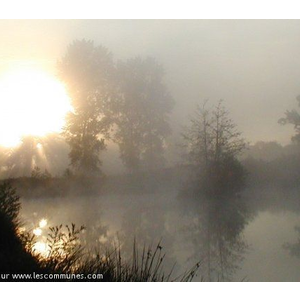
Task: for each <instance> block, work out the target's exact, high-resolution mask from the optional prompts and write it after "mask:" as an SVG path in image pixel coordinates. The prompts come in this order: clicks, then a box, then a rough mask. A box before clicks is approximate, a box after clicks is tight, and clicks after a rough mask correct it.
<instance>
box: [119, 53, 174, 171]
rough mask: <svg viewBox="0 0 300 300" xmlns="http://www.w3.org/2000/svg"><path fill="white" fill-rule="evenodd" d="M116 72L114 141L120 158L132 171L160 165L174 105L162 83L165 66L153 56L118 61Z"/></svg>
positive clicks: (162, 161) (162, 160)
mask: <svg viewBox="0 0 300 300" xmlns="http://www.w3.org/2000/svg"><path fill="white" fill-rule="evenodd" d="M117 71H118V84H119V98H118V101H117V102H116V106H115V107H114V112H115V123H116V125H117V126H116V131H115V135H114V140H115V142H116V143H117V144H118V145H119V149H120V156H121V159H122V161H123V163H124V164H125V166H126V167H127V168H128V169H129V170H130V171H131V172H134V171H136V170H139V169H142V168H143V167H144V168H147V169H152V168H155V167H157V166H161V165H162V164H163V163H164V156H163V153H164V148H165V143H166V138H167V136H168V135H169V134H170V127H169V124H168V117H169V114H170V112H171V110H172V107H173V104H174V103H173V100H172V98H171V96H170V94H169V93H168V91H167V89H166V86H165V85H164V83H163V76H164V71H163V68H162V66H161V65H160V64H158V63H157V62H156V61H155V60H154V59H152V58H147V59H142V58H139V57H137V58H134V59H129V60H127V61H126V62H121V63H119V65H118V67H117Z"/></svg>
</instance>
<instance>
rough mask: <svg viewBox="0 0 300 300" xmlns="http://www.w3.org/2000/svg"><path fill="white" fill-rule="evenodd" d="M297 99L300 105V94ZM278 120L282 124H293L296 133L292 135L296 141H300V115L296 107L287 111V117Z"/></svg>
mask: <svg viewBox="0 0 300 300" xmlns="http://www.w3.org/2000/svg"><path fill="white" fill-rule="evenodd" d="M296 99H297V101H298V106H300V96H298V97H297V98H296ZM278 122H279V124H281V125H286V124H291V125H293V126H294V129H295V132H296V134H295V135H294V136H293V137H292V140H293V141H296V142H299V141H300V115H299V113H298V112H297V111H296V110H295V109H292V110H287V111H286V112H285V117H284V118H281V119H279V121H278Z"/></svg>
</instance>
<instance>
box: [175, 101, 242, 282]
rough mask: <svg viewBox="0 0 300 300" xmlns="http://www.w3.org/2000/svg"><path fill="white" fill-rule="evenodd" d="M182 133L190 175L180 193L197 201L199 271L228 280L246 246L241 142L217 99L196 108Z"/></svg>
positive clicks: (221, 103) (234, 127) (239, 135)
mask: <svg viewBox="0 0 300 300" xmlns="http://www.w3.org/2000/svg"><path fill="white" fill-rule="evenodd" d="M183 137H184V139H185V146H186V148H187V152H188V159H189V162H190V164H191V166H192V175H191V177H190V178H189V182H188V183H187V184H186V185H185V188H184V189H182V191H181V193H180V196H181V198H183V199H184V200H185V201H186V200H187V199H192V200H193V202H194V203H196V204H197V206H196V207H197V208H198V209H196V211H197V214H198V218H197V222H196V223H193V226H196V227H197V231H196V232H197V235H198V236H197V237H196V238H194V240H196V241H197V242H196V244H197V246H199V245H200V249H199V251H200V255H201V259H202V260H203V261H204V262H206V263H205V266H204V267H203V268H202V270H203V271H205V272H206V279H208V280H221V281H224V280H229V279H230V277H231V276H232V275H233V273H234V271H235V270H236V268H237V265H236V263H237V262H238V261H239V260H240V259H241V258H242V256H241V254H242V250H243V249H245V246H246V244H245V243H244V241H243V239H242V237H241V232H242V230H243V229H244V227H245V225H246V222H247V218H248V212H247V208H246V205H245V203H244V202H243V201H242V200H241V198H240V192H241V191H242V189H243V187H244V179H245V171H244V169H243V167H242V165H241V163H240V162H239V160H238V156H239V155H240V154H241V153H242V151H243V150H244V149H245V146H246V144H245V141H244V139H243V138H242V137H241V133H240V132H239V131H238V130H237V129H236V125H235V124H234V123H233V121H232V120H231V119H230V118H229V113H228V111H227V110H226V109H225V107H224V105H223V102H222V101H220V102H219V103H218V105H217V106H216V107H215V108H214V109H212V110H209V109H207V108H206V104H204V105H203V107H202V108H200V107H198V110H197V112H196V114H195V116H194V117H193V118H192V119H191V125H190V126H189V127H187V128H186V130H185V133H184V135H183ZM192 213H193V214H194V213H195V211H193V212H192Z"/></svg>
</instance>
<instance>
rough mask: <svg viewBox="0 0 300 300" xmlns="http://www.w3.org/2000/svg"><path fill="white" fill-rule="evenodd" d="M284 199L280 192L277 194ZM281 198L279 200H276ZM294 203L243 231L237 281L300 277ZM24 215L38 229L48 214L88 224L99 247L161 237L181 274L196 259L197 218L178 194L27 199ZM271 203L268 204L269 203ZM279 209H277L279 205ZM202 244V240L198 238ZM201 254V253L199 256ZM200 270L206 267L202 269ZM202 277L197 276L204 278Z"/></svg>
mask: <svg viewBox="0 0 300 300" xmlns="http://www.w3.org/2000/svg"><path fill="white" fill-rule="evenodd" d="M274 194H276V195H277V197H280V196H279V195H280V193H275V192H274ZM276 201H277V202H278V201H279V200H278V199H277V200H276ZM291 202H293V203H296V204H295V205H292V206H293V207H292V208H290V207H288V206H290V204H288V206H286V205H280V206H278V205H274V206H273V207H272V209H270V208H268V207H265V206H264V207H263V209H261V210H260V209H258V210H257V212H255V215H254V217H253V218H252V219H251V220H250V221H249V223H248V224H247V226H246V227H245V229H244V230H243V232H242V236H243V239H244V240H245V242H246V244H247V248H246V250H245V252H244V253H243V255H242V257H243V259H242V260H241V261H238V262H237V265H238V269H237V270H236V271H235V272H234V274H233V276H232V280H233V281H241V280H246V281H299V280H300V259H299V258H297V257H295V256H291V255H290V254H289V252H288V250H287V249H285V248H284V246H283V245H284V244H286V243H291V244H293V243H296V242H297V240H298V238H299V236H298V234H297V232H296V231H295V230H294V228H295V226H297V225H298V226H299V225H300V214H299V211H298V210H297V209H295V207H298V203H297V199H295V201H292V200H291V199H289V201H288V203H291ZM22 205H23V209H22V217H23V220H24V222H25V223H26V224H28V226H29V227H30V226H31V227H32V228H34V227H35V226H36V225H37V224H38V222H39V220H41V219H42V218H46V219H47V220H48V222H49V226H54V225H59V224H61V223H62V224H68V223H69V224H70V223H71V222H73V223H76V224H78V225H82V224H83V225H85V226H86V227H87V229H86V235H87V236H88V237H87V240H88V243H90V245H91V244H93V243H95V245H96V244H97V245H98V246H99V245H101V244H105V243H110V242H112V240H111V239H110V238H113V237H114V238H115V236H118V238H119V239H120V242H121V244H122V245H124V249H125V250H126V251H130V250H131V244H132V241H133V239H134V237H135V238H136V240H137V241H138V242H140V243H141V244H144V243H145V244H149V245H150V244H152V245H153V244H154V245H156V243H157V242H158V241H159V240H160V239H162V246H163V249H164V251H165V252H166V254H167V257H168V259H167V260H166V264H167V268H171V267H172V266H173V264H174V263H176V268H177V269H176V270H177V272H178V273H180V272H183V271H185V270H186V269H187V268H188V267H190V266H192V265H193V264H194V263H196V262H197V259H199V257H197V250H195V249H196V248H197V247H195V241H194V239H195V235H197V232H195V233H193V232H192V229H191V227H190V225H191V224H192V223H193V222H194V220H193V218H191V217H190V216H186V215H185V214H183V213H182V211H183V210H184V209H185V208H184V207H183V206H182V204H180V203H179V202H178V200H177V198H176V192H174V191H168V192H165V193H154V194H153V193H150V194H145V195H118V194H116V195H103V196H100V197H84V198H83V197H81V198H79V197H70V198H63V199H61V198H49V199H34V200H28V199H24V200H23V203H22ZM267 206H268V205H267ZM275 208H276V209H275ZM40 238H42V237H40ZM196 243H197V242H196ZM195 253H196V255H195ZM199 272H200V273H201V268H200V271H199ZM200 279H201V276H198V277H197V278H195V280H196V281H197V280H200Z"/></svg>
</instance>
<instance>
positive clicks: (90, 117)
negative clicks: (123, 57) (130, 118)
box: [58, 40, 114, 175]
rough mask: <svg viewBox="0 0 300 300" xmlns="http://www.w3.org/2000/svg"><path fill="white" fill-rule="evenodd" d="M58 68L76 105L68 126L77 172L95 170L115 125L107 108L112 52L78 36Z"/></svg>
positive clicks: (73, 161)
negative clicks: (109, 132)
mask: <svg viewBox="0 0 300 300" xmlns="http://www.w3.org/2000/svg"><path fill="white" fill-rule="evenodd" d="M58 70H59V77H60V79H61V80H62V81H63V82H64V83H65V84H66V87H67V90H68V93H69V95H70V98H71V102H72V106H73V111H72V112H70V113H69V114H68V116H67V119H66V125H65V127H64V136H65V139H66V141H67V143H68V144H69V146H70V153H69V157H70V160H71V166H72V167H73V168H74V170H76V172H77V173H80V174H84V175H87V174H95V173H97V172H98V171H99V167H100V159H99V152H100V151H101V150H104V149H105V137H106V136H107V134H108V129H109V127H110V125H111V120H110V118H109V113H108V112H109V110H107V111H105V110H106V108H108V107H109V103H110V101H111V99H112V89H111V83H112V78H113V74H114V64H113V60H112V55H111V54H110V53H109V52H108V50H107V49H106V48H104V47H102V46H97V47H96V46H95V45H94V43H93V42H92V41H86V40H82V41H78V40H76V41H74V42H73V43H72V44H71V45H69V47H68V49H67V53H66V54H65V56H64V57H63V58H62V60H61V61H60V62H59V63H58Z"/></svg>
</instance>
